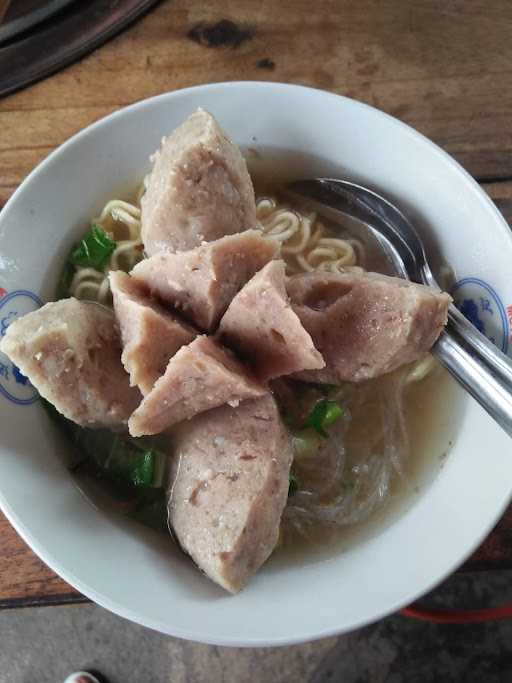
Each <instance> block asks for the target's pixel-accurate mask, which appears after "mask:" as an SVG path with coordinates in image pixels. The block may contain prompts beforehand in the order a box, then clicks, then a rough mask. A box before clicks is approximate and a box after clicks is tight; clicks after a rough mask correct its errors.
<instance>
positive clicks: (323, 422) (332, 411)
mask: <svg viewBox="0 0 512 683" xmlns="http://www.w3.org/2000/svg"><path fill="white" fill-rule="evenodd" d="M342 415H343V409H342V407H341V406H340V404H339V403H338V402H337V401H328V400H327V399H322V400H321V401H318V403H317V404H316V405H315V407H314V408H313V410H312V411H311V412H310V414H309V415H308V416H307V418H306V420H305V422H304V427H313V429H315V430H316V431H317V432H318V433H319V434H320V435H321V436H324V437H327V436H328V434H327V431H326V429H327V427H330V426H331V425H333V424H334V423H335V422H336V420H338V419H339V418H340V417H341V416H342Z"/></svg>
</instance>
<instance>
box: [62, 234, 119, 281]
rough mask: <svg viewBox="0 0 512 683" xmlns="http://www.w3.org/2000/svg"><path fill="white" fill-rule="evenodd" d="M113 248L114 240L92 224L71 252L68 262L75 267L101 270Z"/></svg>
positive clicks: (114, 245)
mask: <svg viewBox="0 0 512 683" xmlns="http://www.w3.org/2000/svg"><path fill="white" fill-rule="evenodd" d="M115 248H116V243H115V242H114V240H111V239H110V237H109V236H108V235H107V233H106V232H105V231H104V230H103V228H102V227H101V226H99V225H96V224H94V225H93V226H92V227H91V229H90V230H89V232H88V233H87V234H86V235H85V237H84V238H83V240H82V241H81V242H80V244H79V245H78V246H77V247H76V249H74V250H73V251H72V252H71V256H70V258H69V260H70V261H71V263H72V264H73V265H75V266H84V267H85V268H94V269H95V270H103V269H104V268H105V266H106V265H107V263H108V260H109V258H110V256H111V255H112V252H113V251H114V249H115Z"/></svg>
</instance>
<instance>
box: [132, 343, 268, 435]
mask: <svg viewBox="0 0 512 683" xmlns="http://www.w3.org/2000/svg"><path fill="white" fill-rule="evenodd" d="M264 393H265V388H264V387H263V385H261V384H260V383H259V382H257V381H256V380H255V379H254V378H253V377H252V376H251V374H250V373H249V372H248V371H247V370H246V369H245V368H244V366H243V365H242V364H241V363H239V362H238V361H237V360H236V359H235V358H234V356H233V355H232V354H231V353H230V352H229V351H228V350H227V349H223V348H222V347H221V346H220V345H219V344H217V343H216V342H215V341H213V340H212V339H211V338H209V337H197V338H196V339H194V341H193V342H192V343H191V344H188V345H187V346H183V347H182V348H181V349H180V350H179V351H178V352H177V353H176V355H175V356H173V358H171V360H170V361H169V364H168V365H167V369H166V371H165V373H164V374H163V376H162V377H160V379H158V380H157V381H156V383H155V385H154V387H153V389H152V390H151V391H150V392H149V394H147V396H145V397H144V400H143V401H142V403H141V404H140V406H139V407H138V408H137V410H136V411H135V412H134V413H133V415H132V416H131V417H130V420H129V422H128V428H129V430H130V434H131V435H132V436H144V435H150V434H159V433H160V432H163V431H164V430H166V429H168V428H169V427H172V425H174V424H176V423H178V422H181V421H182V420H189V419H190V418H191V417H193V416H194V415H197V414H198V413H201V412H203V411H205V410H210V409H211V408H215V407H217V406H220V405H222V404H223V403H230V404H231V405H238V403H239V402H240V401H242V400H244V399H246V398H255V397H257V396H262V395H263V394H264Z"/></svg>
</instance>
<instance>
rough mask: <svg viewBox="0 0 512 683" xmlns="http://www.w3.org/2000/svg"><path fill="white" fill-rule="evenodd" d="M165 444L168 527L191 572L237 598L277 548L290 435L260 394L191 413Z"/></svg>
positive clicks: (269, 399) (271, 404) (271, 401)
mask: <svg viewBox="0 0 512 683" xmlns="http://www.w3.org/2000/svg"><path fill="white" fill-rule="evenodd" d="M173 442H174V444H175V455H174V458H173V466H172V467H173V476H172V482H173V483H172V488H171V491H170V496H169V523H170V525H171V527H172V529H173V531H174V533H175V534H176V537H177V539H178V541H179V543H180V545H181V547H182V548H183V550H184V551H185V552H187V553H188V554H189V555H190V556H191V557H192V559H193V560H194V562H195V563H196V564H197V566H198V567H199V568H200V569H202V570H203V571H204V572H205V573H206V574H207V576H209V577H210V579H212V580H213V581H215V582H216V583H217V584H219V585H220V586H222V587H223V588H225V589H226V590H227V591H229V592H230V593H237V592H238V591H240V590H241V589H242V588H243V587H244V586H245V585H246V584H247V582H248V581H249V579H250V578H251V577H252V576H253V574H254V573H255V572H256V571H257V570H258V569H259V568H260V567H261V565H262V564H263V563H264V562H265V561H266V560H267V559H268V557H269V556H270V554H271V553H272V551H273V549H274V547H275V545H276V543H277V540H278V536H279V525H280V521H281V515H282V513H283V510H284V507H285V505H286V500H287V495H288V485H289V484H288V477H289V471H290V465H291V462H292V446H291V442H290V436H289V434H288V432H287V430H286V429H285V427H284V426H283V424H282V422H281V419H280V417H279V412H278V409H277V406H276V403H275V401H274V399H273V398H272V396H271V395H270V394H267V395H266V396H263V397H261V398H258V399H254V400H249V401H244V402H243V403H241V404H240V405H239V406H238V407H230V406H227V405H226V406H222V407H220V408H215V409H214V410H210V411H208V412H206V413H202V414H201V415H197V416H196V417H195V418H194V419H192V420H191V421H190V422H187V423H182V424H181V425H179V426H178V427H177V428H176V430H175V431H174V432H173Z"/></svg>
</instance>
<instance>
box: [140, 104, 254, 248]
mask: <svg viewBox="0 0 512 683" xmlns="http://www.w3.org/2000/svg"><path fill="white" fill-rule="evenodd" d="M153 162H154V163H153V170H152V171H151V173H150V175H149V178H148V182H147V189H146V192H145V194H144V196H143V197H142V202H141V203H142V241H143V243H144V248H145V251H146V253H147V254H149V255H150V256H151V255H153V254H155V253H157V252H159V251H162V250H166V251H172V252H175V251H185V250H188V249H192V248H193V247H197V246H199V245H200V244H201V243H202V242H211V241H212V240H215V239H218V238H219V237H223V236H224V235H231V234H234V233H236V232H241V231H242V230H245V229H247V228H250V227H253V226H255V225H256V204H255V199H254V189H253V186H252V182H251V178H250V177H249V173H248V171H247V165H246V163H245V160H244V158H243V157H242V154H241V153H240V150H239V149H238V147H237V146H236V145H234V144H233V143H232V142H231V140H229V138H228V137H227V136H226V134H225V133H224V132H223V131H222V130H221V128H220V126H219V125H218V123H217V121H216V120H215V119H214V118H213V116H212V115H211V114H209V113H208V112H206V111H203V110H201V109H200V110H198V111H197V112H195V113H194V114H192V115H191V116H189V118H188V119H187V120H186V121H185V122H184V123H183V124H182V125H181V126H179V127H178V128H176V130H175V131H174V132H173V133H172V134H171V135H169V136H168V137H166V138H164V139H163V140H162V145H161V147H160V150H159V151H158V152H156V154H155V155H154V157H153Z"/></svg>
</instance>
